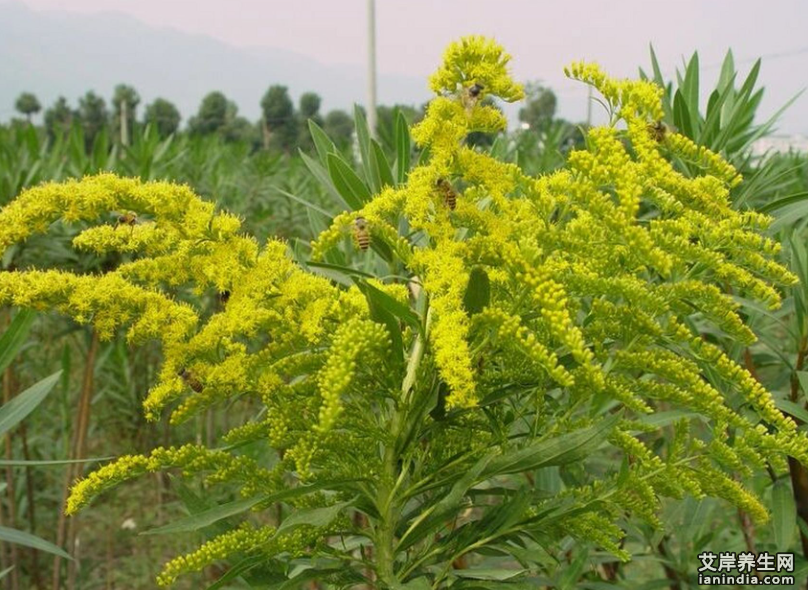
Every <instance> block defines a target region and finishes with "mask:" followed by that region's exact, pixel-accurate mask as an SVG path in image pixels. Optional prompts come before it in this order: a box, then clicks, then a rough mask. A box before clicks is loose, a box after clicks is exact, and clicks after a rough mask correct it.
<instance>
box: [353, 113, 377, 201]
mask: <svg viewBox="0 0 808 590" xmlns="http://www.w3.org/2000/svg"><path fill="white" fill-rule="evenodd" d="M354 125H355V126H356V139H357V143H358V144H359V156H360V157H361V158H362V169H363V171H364V173H365V178H366V179H367V181H368V184H370V185H371V187H373V188H374V191H373V192H376V191H378V190H379V188H378V186H376V187H374V185H373V182H372V180H371V179H372V174H371V166H370V129H369V128H368V122H367V119H365V115H364V114H363V113H362V109H361V108H360V107H359V105H358V104H357V105H354Z"/></svg>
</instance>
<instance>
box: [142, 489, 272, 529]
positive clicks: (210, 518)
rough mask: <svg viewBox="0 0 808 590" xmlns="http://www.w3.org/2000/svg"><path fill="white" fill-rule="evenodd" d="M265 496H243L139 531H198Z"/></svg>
mask: <svg viewBox="0 0 808 590" xmlns="http://www.w3.org/2000/svg"><path fill="white" fill-rule="evenodd" d="M264 499H265V498H263V497H260V496H259V497H256V498H245V499H244V500H236V501H235V502H228V503H227V504H219V505H218V506H215V507H213V508H209V509H207V510H203V511H202V512H197V513H195V514H191V515H189V516H187V517H185V518H183V519H182V520H178V521H176V522H172V523H170V524H167V525H165V526H161V527H158V528H156V529H151V530H148V531H143V532H142V533H140V534H141V535H168V534H173V533H187V532H190V531H198V530H199V529H203V528H205V527H208V526H210V525H212V524H213V523H215V522H219V521H220V520H223V519H225V518H230V517H231V516H236V515H238V514H242V513H243V512H246V511H247V510H249V509H250V508H252V507H253V506H256V505H257V504H260V503H261V502H262V501H264Z"/></svg>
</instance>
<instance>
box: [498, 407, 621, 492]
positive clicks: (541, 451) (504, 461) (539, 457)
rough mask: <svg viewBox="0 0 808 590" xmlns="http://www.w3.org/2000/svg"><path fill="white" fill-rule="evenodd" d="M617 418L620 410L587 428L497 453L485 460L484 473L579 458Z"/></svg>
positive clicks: (518, 470) (503, 472)
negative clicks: (500, 453)
mask: <svg viewBox="0 0 808 590" xmlns="http://www.w3.org/2000/svg"><path fill="white" fill-rule="evenodd" d="M619 419H620V414H612V415H610V416H609V417H607V418H604V419H602V420H600V421H599V422H597V423H596V424H595V425H594V426H591V427H590V428H584V429H581V430H576V431H575V432H570V433H568V434H562V435H561V436H557V437H555V438H551V439H545V440H542V441H539V442H537V443H533V444H530V445H527V446H526V447H523V448H521V449H518V450H516V451H511V452H509V453H506V454H505V455H500V456H499V457H496V458H495V459H494V460H493V461H491V463H489V464H488V468H487V469H486V471H485V477H494V476H496V475H506V474H508V473H521V472H523V471H529V470H532V469H538V468H539V467H548V466H550V465H565V464H568V463H573V462H575V461H580V460H581V459H584V458H586V457H587V456H589V455H590V454H592V452H593V451H595V450H596V449H597V448H598V447H599V446H600V445H601V443H602V442H603V441H604V440H605V438H606V437H607V436H608V435H609V433H610V432H611V430H612V428H613V427H614V425H615V424H617V421H618V420H619Z"/></svg>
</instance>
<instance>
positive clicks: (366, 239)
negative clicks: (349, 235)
mask: <svg viewBox="0 0 808 590" xmlns="http://www.w3.org/2000/svg"><path fill="white" fill-rule="evenodd" d="M353 235H354V239H356V243H357V244H358V245H359V249H360V250H362V252H364V251H365V250H367V249H368V246H370V231H369V230H368V220H367V219H365V218H364V217H357V218H356V219H355V220H354V223H353Z"/></svg>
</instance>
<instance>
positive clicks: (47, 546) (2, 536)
mask: <svg viewBox="0 0 808 590" xmlns="http://www.w3.org/2000/svg"><path fill="white" fill-rule="evenodd" d="M0 541H4V542H6V543H13V544H15V545H23V546H24V547H31V548H32V549H38V550H40V551H44V552H46V553H52V554H53V555H58V556H59V557H64V558H65V559H70V560H71V561H72V559H73V558H72V557H70V556H69V555H68V554H67V553H65V552H64V551H63V550H62V549H61V548H60V547H57V546H56V545H54V544H53V543H50V542H48V541H46V540H45V539H40V538H39V537H36V536H34V535H31V534H29V533H25V532H23V531H18V530H16V529H10V528H8V527H4V526H0Z"/></svg>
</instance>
